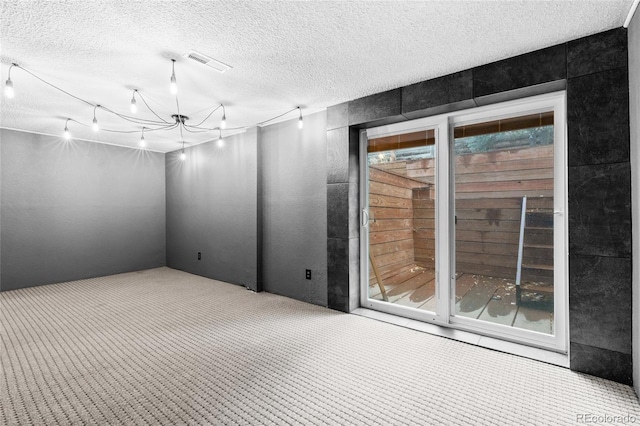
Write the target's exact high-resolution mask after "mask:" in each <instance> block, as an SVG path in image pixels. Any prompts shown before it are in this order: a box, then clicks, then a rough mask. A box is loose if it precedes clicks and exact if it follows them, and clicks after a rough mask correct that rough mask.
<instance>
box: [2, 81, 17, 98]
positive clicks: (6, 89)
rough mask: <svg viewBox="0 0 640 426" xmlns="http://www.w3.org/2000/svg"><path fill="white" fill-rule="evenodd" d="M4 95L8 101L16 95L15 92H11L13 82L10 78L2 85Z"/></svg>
mask: <svg viewBox="0 0 640 426" xmlns="http://www.w3.org/2000/svg"><path fill="white" fill-rule="evenodd" d="M4 94H5V95H6V96H7V98H9V99H13V97H14V96H15V94H16V93H15V91H14V90H13V82H12V81H11V78H9V79H8V80H7V82H6V83H5V84H4Z"/></svg>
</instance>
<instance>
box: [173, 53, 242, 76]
mask: <svg viewBox="0 0 640 426" xmlns="http://www.w3.org/2000/svg"><path fill="white" fill-rule="evenodd" d="M184 57H185V58H187V59H191V60H192V61H196V62H200V63H201V64H203V65H206V66H208V67H210V68H213V69H214V70H216V71H218V72H225V71H227V70H230V69H231V68H233V67H231V66H230V65H227V64H224V63H222V62H220V61H217V60H215V59H213V58H211V57H209V56H207V55H203V54H202V53H200V52H196V51H195V50H191V51H189V52H187V53H185V54H184Z"/></svg>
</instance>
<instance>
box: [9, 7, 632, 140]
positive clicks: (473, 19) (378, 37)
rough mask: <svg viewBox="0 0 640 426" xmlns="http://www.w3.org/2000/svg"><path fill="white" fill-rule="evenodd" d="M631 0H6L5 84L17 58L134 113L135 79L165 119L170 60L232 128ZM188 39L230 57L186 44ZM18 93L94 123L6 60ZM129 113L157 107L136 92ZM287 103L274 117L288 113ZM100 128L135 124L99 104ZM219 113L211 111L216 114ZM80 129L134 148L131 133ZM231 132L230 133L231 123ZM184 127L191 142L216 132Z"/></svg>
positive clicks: (605, 20)
mask: <svg viewBox="0 0 640 426" xmlns="http://www.w3.org/2000/svg"><path fill="white" fill-rule="evenodd" d="M632 3H633V0H564V1H563V0H555V1H534V0H528V1H455V0H454V1H366V2H365V1H297V2H293V1H196V0H190V1H185V2H180V1H151V0H147V1H130V0H111V1H105V0H98V1H86V0H81V1H56V2H52V1H44V0H38V1H27V0H24V1H7V0H2V3H1V8H2V9H1V16H2V18H1V19H2V22H1V27H2V34H1V36H2V39H1V51H0V60H1V62H2V68H1V75H2V84H3V85H4V82H5V80H6V79H7V71H8V68H9V65H10V63H11V62H16V63H18V64H19V65H20V66H22V67H24V68H25V69H27V70H29V71H31V72H33V73H35V74H37V75H38V76H40V77H41V78H43V79H44V80H46V81H48V82H49V83H52V84H54V85H56V86H58V87H60V88H62V89H64V90H66V91H68V92H70V93H72V94H74V95H76V96H79V97H81V98H83V99H85V100H87V101H89V102H90V103H93V104H100V105H104V106H106V107H108V108H110V109H112V110H114V111H117V112H119V113H122V114H127V115H131V113H130V111H129V101H130V99H131V97H132V92H133V89H138V90H139V91H140V92H141V93H142V94H143V95H144V97H145V98H146V99H147V101H148V102H149V105H151V107H152V108H153V109H154V110H155V111H157V112H158V114H160V115H161V116H162V117H164V118H165V119H167V120H171V118H170V116H171V115H172V114H175V113H176V112H177V108H176V102H175V98H174V97H173V96H172V95H171V94H170V93H169V78H170V76H171V60H170V59H176V60H177V62H176V66H175V69H176V78H177V81H178V87H179V91H178V99H179V102H180V109H181V113H182V114H185V115H188V116H190V117H191V120H190V121H191V122H192V123H194V124H195V122H197V121H200V120H202V119H203V118H204V117H205V116H206V115H207V114H208V113H209V112H210V111H211V109H212V107H215V106H216V105H218V104H220V103H223V104H224V105H225V107H226V116H227V127H229V128H236V127H241V126H252V125H255V124H256V123H259V122H262V121H264V120H267V119H269V118H272V117H275V116H277V115H279V114H282V113H284V112H286V111H288V110H290V109H292V108H295V107H296V106H297V105H300V106H302V108H303V113H308V112H311V111H317V110H320V109H323V108H326V107H327V106H331V105H335V104H338V103H341V102H344V101H348V100H351V99H356V98H359V97H362V96H366V95H369V94H372V93H376V92H380V91H384V90H388V89H392V88H396V87H400V86H404V85H407V84H411V83H415V82H418V81H422V80H426V79H429V78H433V77H437V76H441V75H445V74H449V73H452V72H455V71H459V70H463V69H467V68H471V67H474V66H477V65H481V64H485V63H488V62H492V61H495V60H499V59H503V58H506V57H510V56H514V55H518V54H521V53H525V52H529V51H532V50H536V49H540V48H543V47H547V46H551V45H554V44H557V43H562V42H566V41H568V40H572V39H576V38H579V37H582V36H586V35H589V34H593V33H597V32H600V31H604V30H607V29H611V28H616V27H621V26H622V25H623V23H624V20H625V18H626V16H627V13H628V12H629V9H630V7H631V5H632ZM190 50H196V51H197V52H200V53H202V54H205V55H208V56H210V57H212V58H215V59H217V60H218V61H221V62H223V63H225V64H228V65H230V66H232V67H233V68H232V69H230V70H229V71H227V72H225V73H219V72H217V71H215V70H214V69H211V68H209V67H206V66H204V65H202V64H199V63H197V62H194V61H192V60H189V59H186V58H184V57H183V55H184V54H185V53H187V52H188V51H190ZM11 80H12V82H13V84H14V88H15V93H16V95H15V98H14V99H7V98H5V97H4V96H3V97H2V101H1V104H0V106H1V108H2V110H1V116H0V126H1V127H5V128H10V129H18V130H25V131H29V132H36V133H44V134H50V135H56V136H57V135H61V134H62V130H63V129H64V125H65V120H66V118H73V119H75V120H77V121H79V122H81V123H84V124H86V125H90V124H91V121H92V118H93V107H91V106H90V105H87V104H84V103H82V102H79V101H77V100H75V99H73V98H70V97H68V96H66V95H64V94H62V93H60V92H58V91H56V90H55V89H53V88H51V87H49V86H47V85H45V84H44V83H42V82H40V81H38V80H36V79H35V78H34V77H32V76H31V75H29V74H27V73H26V72H24V70H21V69H18V68H15V67H14V68H13V69H12V70H11ZM138 106H139V110H140V111H139V112H138V114H137V116H140V117H146V118H149V119H154V116H153V115H151V113H149V112H148V111H146V109H145V108H144V106H143V105H142V103H141V102H140V101H139V100H138ZM297 114H298V113H297V112H296V111H293V112H291V113H289V114H288V115H286V116H284V117H282V119H288V118H291V119H294V118H296V117H297ZM96 115H97V118H98V120H99V121H100V125H101V127H102V128H105V129H117V130H123V131H134V132H138V131H139V130H140V129H141V128H142V126H141V125H140V124H135V123H130V122H126V121H124V120H122V119H119V118H117V117H115V116H114V115H113V114H110V113H108V112H106V111H103V110H100V109H99V110H97V112H96ZM220 117H221V114H219V111H218V112H216V113H214V114H213V115H212V116H211V118H210V119H209V120H208V121H207V122H206V123H205V124H206V125H207V126H209V127H212V128H214V127H217V126H218V125H219V123H220ZM69 128H70V130H71V132H72V134H73V136H74V138H77V139H84V140H91V141H96V142H104V143H112V144H117V145H123V146H131V147H137V146H138V142H139V139H140V134H139V133H131V134H129V133H108V132H104V131H100V132H98V133H94V132H92V130H91V129H90V128H88V127H84V126H81V125H80V124H78V123H75V122H70V123H69ZM228 133H231V131H229V132H225V134H228ZM217 137H218V133H217V131H215V132H212V133H187V134H184V140H185V142H186V143H187V145H191V144H195V143H201V142H204V141H208V140H214V139H217ZM145 138H146V140H147V142H148V144H149V146H148V148H149V149H151V150H154V151H160V152H167V151H173V150H176V149H179V148H180V145H179V144H178V142H179V141H180V140H181V139H180V134H179V132H178V131H177V130H173V131H166V132H160V131H158V132H154V133H149V134H147V135H145Z"/></svg>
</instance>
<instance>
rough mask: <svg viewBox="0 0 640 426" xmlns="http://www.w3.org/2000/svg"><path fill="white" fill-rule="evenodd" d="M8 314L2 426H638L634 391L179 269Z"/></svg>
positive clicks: (65, 289)
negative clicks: (597, 424) (614, 425)
mask: <svg viewBox="0 0 640 426" xmlns="http://www.w3.org/2000/svg"><path fill="white" fill-rule="evenodd" d="M0 303H1V317H0V319H1V321H2V333H1V337H2V342H1V343H2V348H1V361H2V378H1V383H0V403H1V405H0V406H1V410H2V412H1V417H0V423H2V424H7V425H14V424H25V425H27V424H38V425H39V424H46V425H72V424H166V425H173V424H216V425H218V424H230V425H231V424H250V425H262V424H265V425H281V424H303V425H316V424H318V425H321V424H335V425H346V424H348V425H466V424H469V425H510V424H513V425H516V424H517V425H527V424H530V425H554V426H556V425H571V424H581V421H584V420H585V419H587V418H592V419H596V420H597V419H600V420H606V419H609V420H616V419H619V420H623V417H622V416H631V417H633V418H634V419H635V422H636V423H640V405H639V404H638V400H637V398H636V396H635V394H634V392H633V389H632V388H631V387H629V386H625V385H622V384H618V383H614V382H611V381H608V380H604V379H599V378H595V377H591V376H588V375H584V374H579V373H575V372H572V371H570V370H568V369H564V368H561V367H556V366H553V365H548V364H544V363H541V362H537V361H533V360H529V359H525V358H520V357H517V356H513V355H508V354H504V353H500V352H496V351H491V350H488V349H484V348H480V347H476V346H472V345H469V344H465V343H461V342H456V341H453V340H448V339H445V338H441V337H436V336H432V335H429V334H424V333H421V332H418V331H414V330H409V329H405V328H401V327H397V326H394V325H391V324H386V323H383V322H378V321H375V320H372V319H369V318H364V317H360V316H356V315H348V314H343V313H339V312H336V311H332V310H329V309H325V308H322V307H318V306H313V305H309V304H306V303H303V302H298V301H295V300H292V299H288V298H285V297H281V296H277V295H273V294H268V293H253V292H250V291H247V290H245V289H244V288H242V287H239V286H235V285H231V284H226V283H222V282H219V281H215V280H210V279H207V278H203V277H198V276H195V275H191V274H187V273H184V272H180V271H176V270H172V269H169V268H158V269H152V270H147V271H141V272H134V273H127V274H119V275H114V276H108V277H102V278H95V279H87V280H81V281H74V282H68V283H62V284H54V285H48V286H42V287H35V288H29V289H23V290H15V291H9V292H4V293H1V294H0ZM580 416H582V417H580ZM585 416H592V417H585ZM614 416H621V417H614ZM610 423H611V422H610Z"/></svg>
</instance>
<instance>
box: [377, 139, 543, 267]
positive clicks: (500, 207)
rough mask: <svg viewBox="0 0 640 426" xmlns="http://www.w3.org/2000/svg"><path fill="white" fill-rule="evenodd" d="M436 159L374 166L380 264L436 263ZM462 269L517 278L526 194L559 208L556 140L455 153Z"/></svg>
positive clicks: (533, 202) (532, 202)
mask: <svg viewBox="0 0 640 426" xmlns="http://www.w3.org/2000/svg"><path fill="white" fill-rule="evenodd" d="M434 180H435V169H434V161H433V159H426V160H417V161H407V162H404V161H403V162H394V163H383V164H378V165H375V166H372V167H370V194H371V195H370V206H371V213H372V217H373V218H375V222H374V223H372V225H371V227H370V242H371V254H372V256H374V258H375V259H376V261H377V262H379V263H378V264H379V266H380V271H381V272H382V271H384V273H382V275H385V273H391V270H392V269H393V268H394V267H400V266H403V265H404V264H406V263H407V262H414V263H415V264H417V265H418V266H422V267H428V268H433V266H434V258H435V223H434V220H435V196H436V194H435V186H434ZM455 187H456V201H455V214H456V226H455V230H456V270H457V272H465V273H472V274H481V275H488V276H495V277H502V278H515V274H516V263H517V255H518V239H519V231H520V214H521V201H522V196H524V195H526V196H527V197H528V200H529V202H528V205H529V207H530V208H540V209H552V208H553V146H551V145H547V146H539V147H533V148H522V149H515V150H504V151H495V152H489V153H480V154H465V155H458V156H456V158H455Z"/></svg>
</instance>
